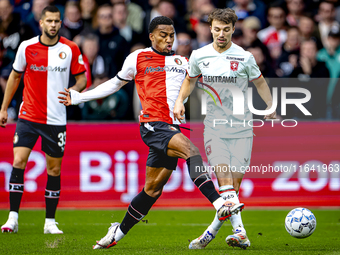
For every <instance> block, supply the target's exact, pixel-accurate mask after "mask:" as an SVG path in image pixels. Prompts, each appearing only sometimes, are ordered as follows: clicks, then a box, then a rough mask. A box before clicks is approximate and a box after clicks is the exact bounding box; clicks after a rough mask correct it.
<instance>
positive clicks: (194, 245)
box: [189, 229, 215, 250]
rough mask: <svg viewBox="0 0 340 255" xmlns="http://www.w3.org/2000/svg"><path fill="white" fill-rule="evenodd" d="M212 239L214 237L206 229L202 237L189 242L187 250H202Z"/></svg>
mask: <svg viewBox="0 0 340 255" xmlns="http://www.w3.org/2000/svg"><path fill="white" fill-rule="evenodd" d="M214 238H215V236H214V235H213V234H212V233H210V232H209V230H207V229H206V230H205V231H204V233H203V235H201V236H200V237H198V238H196V239H195V240H192V241H191V243H190V244H189V249H191V250H197V249H204V248H205V247H206V246H207V245H208V244H209V243H210V242H211V241H212V240H213V239H214Z"/></svg>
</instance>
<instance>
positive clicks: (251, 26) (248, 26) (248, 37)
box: [242, 16, 272, 63]
mask: <svg viewBox="0 0 340 255" xmlns="http://www.w3.org/2000/svg"><path fill="white" fill-rule="evenodd" d="M260 28H261V24H260V20H259V19H258V18H256V17H254V16H251V17H248V18H246V19H245V20H244V21H243V24H242V31H243V45H244V47H245V49H248V48H249V47H251V48H255V47H259V48H260V49H261V50H262V53H263V54H264V56H265V59H266V61H268V62H269V63H271V62H272V59H271V57H270V53H269V50H268V48H267V46H266V45H264V44H263V43H262V42H261V41H260V40H259V39H258V38H257V32H258V31H259V30H260Z"/></svg>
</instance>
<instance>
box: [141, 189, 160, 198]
mask: <svg viewBox="0 0 340 255" xmlns="http://www.w3.org/2000/svg"><path fill="white" fill-rule="evenodd" d="M144 191H145V193H146V194H148V195H149V196H150V197H153V198H156V199H158V198H159V197H160V196H161V195H162V191H163V187H162V188H155V187H147V186H145V187H144Z"/></svg>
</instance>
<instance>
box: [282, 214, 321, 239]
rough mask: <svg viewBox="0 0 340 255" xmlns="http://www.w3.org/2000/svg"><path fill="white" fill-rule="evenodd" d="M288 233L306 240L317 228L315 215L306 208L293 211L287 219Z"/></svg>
mask: <svg viewBox="0 0 340 255" xmlns="http://www.w3.org/2000/svg"><path fill="white" fill-rule="evenodd" d="M285 227H286V230H287V232H288V233H289V234H290V235H291V236H293V237H296V238H306V237H308V236H310V235H311V234H313V232H314V230H315V227H316V219H315V216H314V214H313V213H312V212H311V211H310V210H308V209H306V208H295V209H293V210H291V211H290V212H289V213H288V215H287V217H286V219H285Z"/></svg>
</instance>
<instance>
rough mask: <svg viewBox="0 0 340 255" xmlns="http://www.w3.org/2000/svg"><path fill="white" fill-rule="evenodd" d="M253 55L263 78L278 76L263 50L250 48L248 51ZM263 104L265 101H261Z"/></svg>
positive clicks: (255, 47)
mask: <svg viewBox="0 0 340 255" xmlns="http://www.w3.org/2000/svg"><path fill="white" fill-rule="evenodd" d="M247 51H249V52H250V53H251V54H253V56H254V58H255V61H256V63H257V65H258V66H259V68H260V71H261V73H262V75H263V77H268V78H276V77H277V75H276V74H275V71H274V68H272V67H271V65H270V62H269V61H267V59H266V55H265V54H263V50H262V49H261V47H259V46H254V47H250V48H248V49H247ZM260 101H261V102H262V103H264V102H263V100H262V99H261V100H260Z"/></svg>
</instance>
